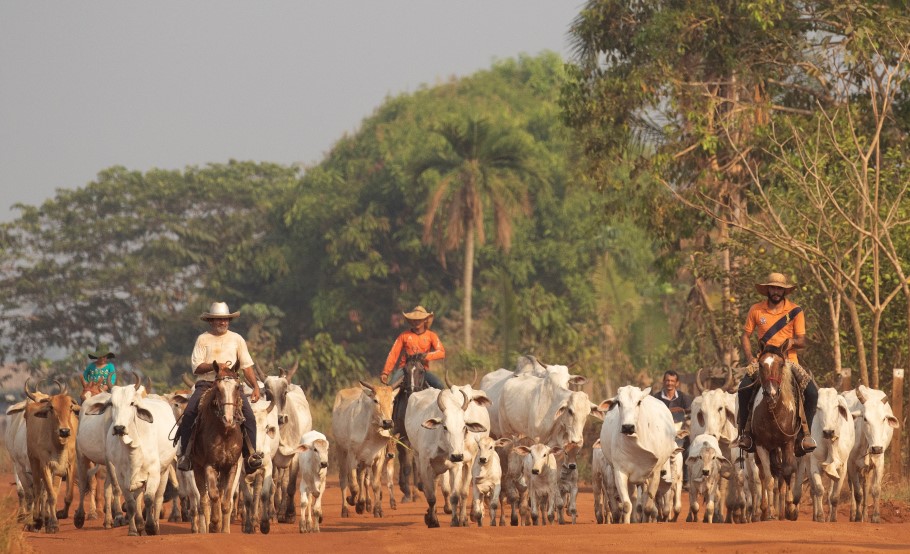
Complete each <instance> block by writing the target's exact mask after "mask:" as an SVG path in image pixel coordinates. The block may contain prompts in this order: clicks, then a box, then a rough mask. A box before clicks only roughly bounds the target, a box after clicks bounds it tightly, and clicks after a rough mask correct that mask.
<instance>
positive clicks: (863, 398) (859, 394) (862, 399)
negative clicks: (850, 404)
mask: <svg viewBox="0 0 910 554" xmlns="http://www.w3.org/2000/svg"><path fill="white" fill-rule="evenodd" d="M860 386H861V385H857V386H856V399H857V400H859V403H860V404H865V403H866V396H865V395H864V394H863V392H862V391H861V390H859V387H860Z"/></svg>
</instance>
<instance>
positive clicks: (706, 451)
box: [686, 435, 733, 523]
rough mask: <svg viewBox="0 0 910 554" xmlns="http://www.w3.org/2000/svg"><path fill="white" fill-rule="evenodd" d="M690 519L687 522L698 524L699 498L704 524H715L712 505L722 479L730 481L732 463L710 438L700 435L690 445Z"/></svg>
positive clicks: (714, 439) (713, 439) (687, 461)
mask: <svg viewBox="0 0 910 554" xmlns="http://www.w3.org/2000/svg"><path fill="white" fill-rule="evenodd" d="M686 465H688V466H689V516H688V517H687V518H686V521H698V510H699V506H698V495H699V494H700V495H701V496H702V499H703V500H704V502H705V519H704V521H705V523H712V522H714V504H715V503H716V502H717V499H718V496H719V494H718V493H719V488H720V479H721V477H724V478H727V479H729V478H730V476H731V474H732V472H733V464H731V463H730V461H729V460H727V459H726V458H724V456H723V454H722V453H721V451H720V446H719V445H718V444H717V439H716V438H714V437H713V436H712V435H699V436H697V437H695V439H694V440H693V441H692V444H691V445H690V446H689V458H688V459H687V460H686Z"/></svg>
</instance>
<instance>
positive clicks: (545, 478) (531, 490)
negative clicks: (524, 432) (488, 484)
mask: <svg viewBox="0 0 910 554" xmlns="http://www.w3.org/2000/svg"><path fill="white" fill-rule="evenodd" d="M515 451H516V452H518V453H519V454H521V455H522V456H524V460H523V465H522V474H523V477H524V479H525V481H527V483H528V500H529V501H530V504H531V521H532V523H533V524H534V525H546V524H547V522H548V521H549V522H550V523H553V520H554V519H555V516H556V510H562V507H563V506H562V504H563V502H562V496H561V495H560V494H559V466H558V465H557V463H556V454H559V453H561V452H563V450H562V448H560V447H558V446H547V445H546V444H542V443H540V442H537V443H535V444H534V445H533V446H517V447H515ZM544 502H546V513H545V514H543V517H541V513H540V507H541V505H542V504H543V503H544Z"/></svg>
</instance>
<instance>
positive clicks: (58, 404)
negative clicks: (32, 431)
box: [25, 379, 81, 445]
mask: <svg viewBox="0 0 910 554" xmlns="http://www.w3.org/2000/svg"><path fill="white" fill-rule="evenodd" d="M55 382H56V383H57V386H58V388H59V392H58V393H57V394H54V395H50V396H41V397H39V396H37V395H36V394H35V393H33V392H32V391H31V390H30V379H26V381H25V395H26V396H27V397H28V399H29V400H31V401H32V404H29V405H27V406H26V414H27V415H30V416H32V417H37V418H41V419H47V420H48V422H49V423H50V425H51V427H52V431H51V433H52V434H53V436H54V437H55V438H56V439H57V442H58V444H60V445H64V444H66V443H67V442H68V441H71V440H73V441H74V440H76V430H77V429H78V428H79V416H78V414H79V410H80V409H81V406H80V405H79V404H77V403H76V400H75V399H74V398H73V397H71V396H70V395H69V391H68V390H67V387H66V385H63V384H62V383H61V382H60V381H55Z"/></svg>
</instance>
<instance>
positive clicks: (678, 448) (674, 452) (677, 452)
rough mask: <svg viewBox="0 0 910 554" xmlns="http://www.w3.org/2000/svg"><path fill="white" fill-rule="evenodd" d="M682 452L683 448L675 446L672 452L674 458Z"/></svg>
mask: <svg viewBox="0 0 910 554" xmlns="http://www.w3.org/2000/svg"><path fill="white" fill-rule="evenodd" d="M682 451H683V447H682V446H677V447H676V448H675V449H674V450H673V456H676V455H677V454H679V453H680V452H682Z"/></svg>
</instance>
